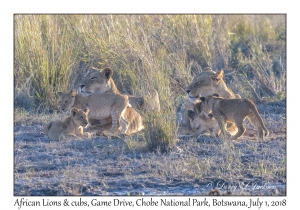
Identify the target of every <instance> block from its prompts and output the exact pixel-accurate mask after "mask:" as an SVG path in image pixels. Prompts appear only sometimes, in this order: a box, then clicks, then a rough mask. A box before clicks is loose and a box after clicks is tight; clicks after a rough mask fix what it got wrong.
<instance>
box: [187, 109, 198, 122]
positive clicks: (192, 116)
mask: <svg viewBox="0 0 300 210" xmlns="http://www.w3.org/2000/svg"><path fill="white" fill-rule="evenodd" d="M187 114H188V118H190V119H192V120H193V119H194V118H195V115H196V113H195V112H194V111H193V110H191V109H189V110H188V113H187Z"/></svg>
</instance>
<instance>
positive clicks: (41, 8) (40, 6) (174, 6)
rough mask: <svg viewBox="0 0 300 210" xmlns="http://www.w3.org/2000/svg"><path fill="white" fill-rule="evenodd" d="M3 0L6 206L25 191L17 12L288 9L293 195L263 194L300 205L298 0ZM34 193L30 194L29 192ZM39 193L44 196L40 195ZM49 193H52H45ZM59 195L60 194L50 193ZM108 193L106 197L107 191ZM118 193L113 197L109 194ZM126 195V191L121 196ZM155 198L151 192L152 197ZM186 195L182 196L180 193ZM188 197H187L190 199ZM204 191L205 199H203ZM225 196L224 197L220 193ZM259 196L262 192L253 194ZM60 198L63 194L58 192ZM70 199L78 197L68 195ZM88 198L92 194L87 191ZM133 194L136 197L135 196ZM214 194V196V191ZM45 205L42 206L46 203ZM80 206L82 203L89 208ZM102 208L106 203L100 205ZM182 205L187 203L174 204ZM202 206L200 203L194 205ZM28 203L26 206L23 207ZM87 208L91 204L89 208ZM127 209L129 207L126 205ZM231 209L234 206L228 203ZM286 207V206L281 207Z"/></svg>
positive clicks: (289, 160) (1, 193)
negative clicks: (18, 173) (16, 84)
mask: <svg viewBox="0 0 300 210" xmlns="http://www.w3.org/2000/svg"><path fill="white" fill-rule="evenodd" d="M3 2H4V1H2V2H1V6H0V9H1V13H0V15H1V18H0V21H1V32H0V43H1V44H0V46H1V57H0V58H1V78H2V79H1V87H2V88H1V89H2V94H4V97H5V101H8V103H3V102H2V103H1V110H5V112H4V117H3V113H2V117H1V120H0V121H1V126H0V127H1V132H4V135H2V136H1V137H2V138H1V147H0V148H1V151H0V154H1V159H0V160H1V185H0V186H1V190H0V196H1V203H0V204H1V206H3V207H4V209H11V208H15V209H17V208H16V207H13V203H14V202H15V200H16V199H17V198H19V197H14V196H13V117H12V116H13V14H15V13H228V14H229V13H281V14H282V13H284V14H285V13H286V14H287V40H288V41H287V68H288V73H287V82H288V85H287V90H288V93H287V95H288V101H287V126H288V128H287V131H288V133H287V139H288V140H287V141H288V142H287V165H288V166H287V167H288V172H287V177H288V178H287V184H288V185H287V197H262V198H261V199H262V200H269V201H270V200H274V199H275V200H281V199H283V198H286V199H287V200H288V202H287V203H288V207H296V206H298V205H297V199H299V198H298V195H297V193H296V192H297V191H298V188H299V180H297V179H296V177H297V175H298V174H297V172H299V167H298V166H299V164H298V159H299V157H298V156H296V155H297V152H298V151H297V149H298V148H299V147H297V146H298V145H299V140H298V138H297V137H298V136H297V133H296V131H297V130H299V128H298V125H299V121H298V120H297V118H296V117H299V111H298V103H297V102H298V100H297V99H296V97H299V94H297V92H296V91H297V90H298V87H297V86H298V84H299V82H298V81H297V80H299V79H298V78H299V77H298V74H299V72H300V70H299V56H298V51H299V37H300V36H299V13H298V11H297V10H296V8H298V7H297V4H294V3H293V2H279V1H278V2H276V1H274V0H272V1H271V0H264V1H262V0H259V1H258V0H252V1H241V0H239V1H237V0H235V1H230V2H228V1H224V0H218V1H216V0H215V1H199V0H198V1H197V0H193V1H191V0H185V1H178V0H173V1H162V0H160V1H158V0H152V1H141V0H125V1H122V0H119V1H116V0H114V1H112V0H107V1H105V2H104V1H99V0H98V1H90V0H85V1H62V0H59V1H58V0H52V1H38V0H26V1H25V0H17V1H16V0H15V1H9V2H8V1H5V3H3ZM27 198H29V197H27ZM35 198H36V199H39V198H38V197H35ZM43 198H47V197H43ZM50 198H52V199H54V197H50ZM102 198H104V197H102ZM105 198H106V199H113V197H111V198H110V197H105ZM119 198H121V197H119ZM148 198H149V197H148ZM176 198H178V199H179V198H180V197H176ZM185 198H186V197H183V199H185ZM202 198H203V197H201V198H200V199H202ZM218 198H219V199H220V197H218ZM247 198H252V199H255V198H256V197H247ZM58 199H63V198H61V197H58ZM68 199H69V200H72V199H75V198H73V197H68ZM78 199H79V198H78ZM87 199H92V198H89V197H87ZM128 199H134V200H135V199H136V198H133V197H130V198H128ZM209 199H212V198H211V197H210V198H209ZM226 199H228V200H239V199H240V200H243V199H244V198H243V197H226ZM40 208H41V207H39V209H40ZM83 208H84V207H82V208H80V207H77V208H76V209H83ZM98 208H101V207H98ZM173 208H175V209H179V208H182V207H173ZM189 208H199V207H189ZM22 209H23V208H22ZM85 209H87V208H85ZM125 209H126V207H125ZM227 209H229V208H227ZM280 209H281V208H280Z"/></svg>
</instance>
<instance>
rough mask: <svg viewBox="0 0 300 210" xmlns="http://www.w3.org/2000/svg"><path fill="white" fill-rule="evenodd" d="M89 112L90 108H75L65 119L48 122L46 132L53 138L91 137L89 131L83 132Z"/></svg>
mask: <svg viewBox="0 0 300 210" xmlns="http://www.w3.org/2000/svg"><path fill="white" fill-rule="evenodd" d="M89 112H90V110H89V109H84V110H81V109H77V108H73V109H72V110H71V116H69V117H67V118H66V119H65V120H63V121H61V120H57V121H53V122H50V123H48V124H47V125H45V127H44V132H45V134H46V135H47V136H48V137H49V138H50V139H51V140H59V141H61V140H67V139H81V138H83V137H84V136H86V137H88V138H90V136H91V135H90V134H89V133H83V127H86V126H87V125H88V113H89Z"/></svg>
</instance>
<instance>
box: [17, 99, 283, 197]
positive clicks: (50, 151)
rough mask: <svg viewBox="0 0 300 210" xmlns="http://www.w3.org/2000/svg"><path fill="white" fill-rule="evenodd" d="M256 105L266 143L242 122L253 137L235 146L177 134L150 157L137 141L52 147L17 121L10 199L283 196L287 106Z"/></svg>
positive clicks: (31, 125)
mask: <svg viewBox="0 0 300 210" xmlns="http://www.w3.org/2000/svg"><path fill="white" fill-rule="evenodd" d="M257 107H258V110H259V112H260V113H261V115H262V117H263V118H264V121H265V123H266V127H267V128H268V129H269V130H270V136H269V137H268V138H267V140H266V141H264V142H258V141H256V136H255V135H256V134H255V131H254V130H252V134H251V132H250V131H251V129H253V128H251V125H250V124H249V123H247V128H248V130H249V132H250V134H249V135H246V136H243V137H242V138H241V139H239V140H238V141H234V142H233V141H226V140H225V141H224V140H222V139H219V138H210V137H207V136H201V137H199V138H195V137H190V136H182V137H180V139H179V141H178V142H177V145H176V149H174V150H173V151H171V152H170V153H168V154H159V153H150V152H148V151H147V149H146V148H145V142H143V141H142V140H141V139H140V138H139V136H132V137H121V138H112V139H107V138H105V137H94V138H92V139H89V140H82V141H78V140H70V141H64V142H57V141H51V140H49V139H48V138H47V137H45V136H44V135H43V134H42V133H41V132H42V126H41V124H40V123H37V122H36V121H34V120H32V121H30V122H28V121H26V123H23V122H22V121H21V120H20V121H18V122H15V125H16V126H15V129H14V134H15V135H14V195H44V196H49V195H88V196H89V195H208V193H209V192H210V191H211V190H212V189H219V190H220V191H221V192H222V193H227V192H230V193H231V194H232V195H285V188H286V184H285V183H286V110H285V109H286V104H285V101H280V102H276V103H269V104H259V105H258V106H257ZM43 118H45V119H49V118H51V116H46V117H45V116H44V117H43ZM41 121H42V120H41ZM24 122H25V121H24ZM132 145H134V146H132Z"/></svg>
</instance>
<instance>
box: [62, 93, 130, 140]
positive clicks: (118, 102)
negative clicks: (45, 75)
mask: <svg viewBox="0 0 300 210" xmlns="http://www.w3.org/2000/svg"><path fill="white" fill-rule="evenodd" d="M58 95H59V99H58V101H59V105H60V110H62V111H63V112H67V111H68V110H70V109H71V108H72V107H76V108H79V109H85V108H89V109H90V112H89V120H100V119H106V118H108V117H111V119H112V121H111V124H112V126H111V129H110V130H109V133H107V135H113V134H115V133H116V132H118V131H119V129H120V125H121V123H122V125H124V124H125V125H126V124H128V123H127V121H126V120H125V118H124V112H125V111H126V109H127V107H131V106H130V104H129V101H128V97H127V96H125V95H121V94H101V95H90V96H83V95H82V94H77V92H76V90H72V91H71V92H70V93H62V92H58ZM121 120H122V122H120V121H121ZM122 129H125V130H126V129H127V127H126V126H122Z"/></svg>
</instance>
